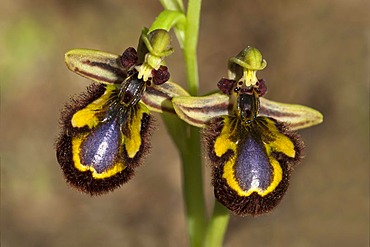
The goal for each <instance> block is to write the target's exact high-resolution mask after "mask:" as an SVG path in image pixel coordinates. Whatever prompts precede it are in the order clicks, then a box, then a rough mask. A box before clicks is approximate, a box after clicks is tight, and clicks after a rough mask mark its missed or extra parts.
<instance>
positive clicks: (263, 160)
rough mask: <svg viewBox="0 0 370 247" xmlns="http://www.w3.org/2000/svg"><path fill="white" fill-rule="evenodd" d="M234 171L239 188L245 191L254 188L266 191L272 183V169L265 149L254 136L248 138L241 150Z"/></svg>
mask: <svg viewBox="0 0 370 247" xmlns="http://www.w3.org/2000/svg"><path fill="white" fill-rule="evenodd" d="M234 169H235V177H236V179H237V181H238V183H239V186H240V187H241V188H242V189H243V190H244V191H248V190H250V189H252V188H259V189H262V190H265V189H266V188H267V187H268V186H269V185H270V183H271V179H272V170H271V169H272V167H271V165H270V163H269V159H268V157H267V154H266V151H265V148H264V147H263V145H262V143H259V142H257V141H256V140H255V139H253V137H252V136H248V137H247V138H246V140H245V142H244V143H243V144H242V145H241V147H240V148H239V156H238V158H237V160H236V164H235V166H234Z"/></svg>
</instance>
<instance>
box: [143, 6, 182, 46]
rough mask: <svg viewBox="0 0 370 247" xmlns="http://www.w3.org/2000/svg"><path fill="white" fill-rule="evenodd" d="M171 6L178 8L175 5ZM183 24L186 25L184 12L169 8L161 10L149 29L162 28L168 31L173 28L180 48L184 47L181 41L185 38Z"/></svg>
mask: <svg viewBox="0 0 370 247" xmlns="http://www.w3.org/2000/svg"><path fill="white" fill-rule="evenodd" d="M173 7H174V8H180V7H176V6H173ZM182 9H183V8H182ZM185 26H186V16H185V14H184V13H183V12H182V11H181V10H179V9H178V10H177V11H175V10H172V9H171V10H164V11H162V12H161V13H160V14H159V15H158V16H157V18H156V19H155V21H154V22H153V24H152V26H151V27H150V29H149V31H153V30H156V29H164V30H167V31H170V29H171V28H174V30H175V34H176V37H177V40H178V41H179V44H180V48H183V47H184V45H183V43H184V40H185Z"/></svg>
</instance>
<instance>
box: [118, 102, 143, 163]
mask: <svg viewBox="0 0 370 247" xmlns="http://www.w3.org/2000/svg"><path fill="white" fill-rule="evenodd" d="M144 113H147V114H149V110H148V108H147V107H146V106H145V105H144V104H142V103H139V105H138V108H137V110H136V112H135V113H134V116H133V119H132V120H131V124H130V125H129V126H127V127H128V128H130V133H131V137H130V138H128V137H126V138H124V140H123V141H124V142H123V143H124V145H125V148H126V151H127V155H128V157H129V158H131V159H132V158H134V157H135V155H136V154H137V152H139V150H140V147H141V144H142V140H141V139H142V138H141V134H140V132H141V124H142V123H141V120H142V118H143V114H144Z"/></svg>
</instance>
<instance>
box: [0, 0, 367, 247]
mask: <svg viewBox="0 0 370 247" xmlns="http://www.w3.org/2000/svg"><path fill="white" fill-rule="evenodd" d="M1 5H2V6H1V8H0V71H1V72H0V80H1V244H2V246H58V247H59V246H63V247H64V246H113V247H114V246H138V247H141V246H150V247H152V246H154V247H155V246H161V247H162V246H187V237H186V234H185V221H184V216H183V210H184V208H183V201H182V196H181V176H180V175H181V174H180V167H179V160H178V158H177V153H176V150H175V148H174V146H173V144H172V143H171V140H170V139H169V138H168V136H167V135H166V131H165V129H164V126H163V125H162V122H161V120H160V117H159V115H157V114H155V116H156V118H157V119H158V121H157V125H158V126H157V130H156V131H155V133H154V135H153V138H152V143H153V149H152V152H151V155H150V156H149V157H148V158H147V160H146V162H145V164H144V165H143V166H142V167H140V168H139V169H138V170H137V175H136V177H135V178H134V179H133V180H132V181H131V182H130V183H128V184H127V185H125V186H123V187H122V188H121V189H118V190H116V191H115V192H114V193H110V194H108V195H105V196H102V197H96V198H91V197H89V196H86V195H82V194H80V193H79V192H77V191H75V190H73V189H71V188H69V187H68V186H67V185H66V184H65V182H64V179H63V177H62V174H61V171H60V169H59V166H58V164H57V162H56V158H55V151H54V148H53V144H54V140H55V137H56V136H57V134H58V132H59V130H58V124H57V123H58V118H59V110H60V109H61V107H62V106H63V104H64V103H65V102H66V101H67V100H68V99H69V97H70V96H71V95H73V94H77V93H79V92H82V91H83V90H84V88H85V87H86V86H87V85H88V84H89V83H90V82H89V81H88V80H86V79H84V78H82V77H79V76H77V75H75V74H73V73H71V72H69V71H68V70H67V68H66V66H65V65H64V53H65V52H66V51H68V50H69V49H71V48H78V47H84V48H92V49H100V50H104V51H108V52H112V53H116V54H120V53H121V52H122V51H123V50H124V49H125V48H127V47H128V46H136V43H137V40H138V37H139V34H140V32H141V29H142V27H143V26H149V25H150V24H151V22H152V21H153V20H154V18H155V17H156V15H157V14H158V13H159V12H160V11H161V9H162V8H161V6H160V4H159V3H158V2H157V1H150V0H131V1H129V0H107V1H102V0H92V1H72V0H70V1H61V0H59V1H58V0H49V1H46V0H44V1H43V0H33V1H27V0H15V1H13V0H3V1H2V4H1ZM369 7H370V6H369V2H368V1H365V0H352V1H346V0H327V1H321V0H310V1H293V0H287V1H282V0H277V1H267V0H257V1H245V0H233V1H226V0H213V1H204V2H203V9H202V17H201V28H200V37H199V38H200V40H199V49H198V50H199V70H200V79H201V89H200V90H201V93H206V92H208V91H209V90H213V89H215V87H216V83H217V81H218V80H219V79H220V78H221V77H222V76H225V75H226V61H227V59H228V58H229V57H231V56H233V55H236V54H237V53H238V52H239V51H240V50H241V49H243V48H245V47H246V46H247V45H252V46H255V47H257V48H258V49H260V50H261V52H262V54H263V55H264V57H265V58H266V59H267V61H268V67H267V69H265V70H264V71H263V72H262V73H259V77H262V78H264V79H265V80H266V82H267V85H268V87H269V93H268V95H267V97H268V98H270V99H273V100H279V101H283V102H289V103H300V104H304V105H309V106H312V107H314V108H316V109H319V110H320V111H321V112H323V114H324V116H325V122H324V123H323V124H322V125H319V126H316V127H313V128H310V129H306V130H303V131H301V134H302V136H303V138H304V140H305V142H306V146H307V148H306V150H305V153H306V158H305V160H304V161H303V162H302V164H301V165H300V166H299V167H298V168H297V169H296V170H295V172H294V174H293V177H292V181H291V187H290V190H289V191H288V194H287V195H286V196H285V199H284V200H283V201H282V203H281V204H280V206H279V207H277V208H276V210H274V211H273V212H272V213H270V214H268V215H264V216H261V217H257V218H252V217H246V218H239V217H235V216H233V217H232V218H231V221H230V226H229V229H228V232H227V235H226V240H225V246H276V247H277V246H299V247H301V246H302V247H311V246H367V245H368V241H369V62H370V56H369V50H370V49H369V41H370V30H369V18H368V16H369V12H368V11H369ZM174 43H175V48H177V50H176V53H175V54H174V55H173V56H171V57H170V58H169V59H168V65H169V66H170V71H171V72H172V77H173V79H174V80H175V81H178V82H179V83H181V84H182V85H185V84H184V82H185V76H184V69H183V60H182V56H181V51H180V50H179V49H178V45H177V43H176V42H174ZM205 183H206V193H207V195H206V196H207V201H208V203H209V207H210V208H211V206H212V202H213V193H212V188H211V187H210V186H209V183H210V179H209V169H208V168H206V169H205Z"/></svg>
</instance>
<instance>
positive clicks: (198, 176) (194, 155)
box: [180, 125, 206, 247]
mask: <svg viewBox="0 0 370 247" xmlns="http://www.w3.org/2000/svg"><path fill="white" fill-rule="evenodd" d="M185 131H186V132H187V133H188V134H187V135H186V137H185V138H186V148H185V149H183V150H180V152H181V161H182V171H183V190H184V191H183V193H184V200H185V207H186V220H187V227H188V233H189V240H190V246H193V247H198V246H202V243H203V238H204V235H205V232H206V212H205V203H204V194H203V177H202V174H203V173H202V170H203V169H202V159H201V152H200V150H201V147H200V141H199V140H200V133H199V129H198V128H196V127H193V126H190V125H187V126H186V128H185Z"/></svg>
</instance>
